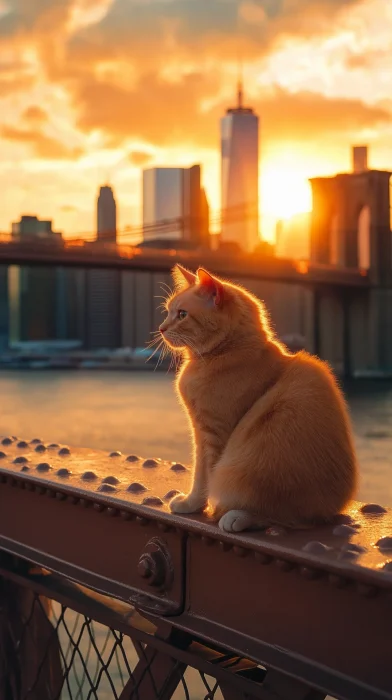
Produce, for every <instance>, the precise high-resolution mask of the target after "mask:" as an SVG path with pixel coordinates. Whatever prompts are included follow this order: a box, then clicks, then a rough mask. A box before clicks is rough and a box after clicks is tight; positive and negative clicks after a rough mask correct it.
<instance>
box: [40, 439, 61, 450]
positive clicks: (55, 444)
mask: <svg viewBox="0 0 392 700" xmlns="http://www.w3.org/2000/svg"><path fill="white" fill-rule="evenodd" d="M40 442H42V440H40ZM58 447H60V445H59V444H58V443H57V442H51V443H50V445H48V450H56V449H57V448H58Z"/></svg>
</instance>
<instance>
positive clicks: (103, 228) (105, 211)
mask: <svg viewBox="0 0 392 700" xmlns="http://www.w3.org/2000/svg"><path fill="white" fill-rule="evenodd" d="M116 237H117V213H116V200H115V199H114V194H113V190H112V188H111V187H109V185H103V187H101V188H100V190H99V196H98V200H97V240H98V241H103V242H105V241H106V243H115V242H116Z"/></svg>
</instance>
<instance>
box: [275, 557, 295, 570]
mask: <svg viewBox="0 0 392 700" xmlns="http://www.w3.org/2000/svg"><path fill="white" fill-rule="evenodd" d="M275 564H276V566H277V567H278V569H280V570H281V571H286V572H287V571H292V570H293V569H294V564H293V563H292V562H291V561H285V560H284V559H276V560H275Z"/></svg>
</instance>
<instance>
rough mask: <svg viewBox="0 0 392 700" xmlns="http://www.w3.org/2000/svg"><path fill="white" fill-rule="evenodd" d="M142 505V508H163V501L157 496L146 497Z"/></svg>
mask: <svg viewBox="0 0 392 700" xmlns="http://www.w3.org/2000/svg"><path fill="white" fill-rule="evenodd" d="M142 503H143V505H144V506H163V501H162V499H161V498H158V496H146V498H143V501H142Z"/></svg>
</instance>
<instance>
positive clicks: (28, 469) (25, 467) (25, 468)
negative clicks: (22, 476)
mask: <svg viewBox="0 0 392 700" xmlns="http://www.w3.org/2000/svg"><path fill="white" fill-rule="evenodd" d="M20 471H21V472H28V471H30V467H27V466H26V464H25V465H24V466H23V467H22V469H21V470H20Z"/></svg>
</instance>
